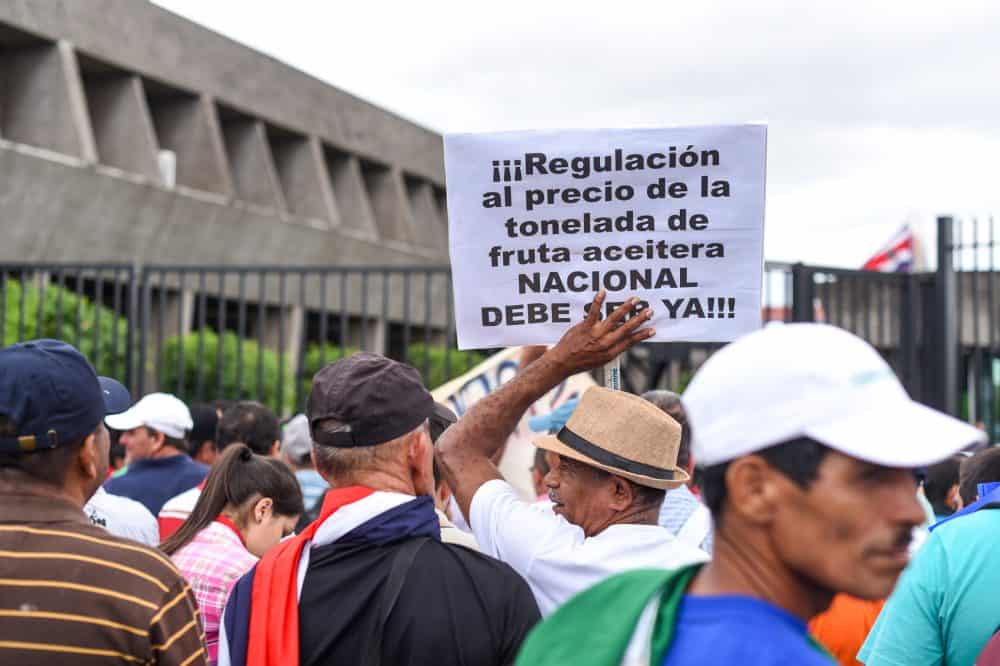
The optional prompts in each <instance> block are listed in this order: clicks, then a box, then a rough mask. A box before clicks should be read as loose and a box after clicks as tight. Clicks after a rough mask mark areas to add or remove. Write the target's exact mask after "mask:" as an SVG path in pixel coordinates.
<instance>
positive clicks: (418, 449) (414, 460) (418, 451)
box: [407, 429, 434, 471]
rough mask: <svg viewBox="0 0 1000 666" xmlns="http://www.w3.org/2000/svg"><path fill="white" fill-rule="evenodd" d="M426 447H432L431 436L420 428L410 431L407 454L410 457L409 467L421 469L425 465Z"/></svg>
mask: <svg viewBox="0 0 1000 666" xmlns="http://www.w3.org/2000/svg"><path fill="white" fill-rule="evenodd" d="M428 447H431V448H433V447H434V444H433V443H431V437H430V435H428V434H427V432H426V431H425V430H423V429H421V430H417V431H414V432H412V433H410V443H409V445H408V447H407V455H408V456H409V458H410V460H409V462H410V467H412V468H413V469H414V470H418V471H422V470H423V468H424V467H425V460H426V459H427V448H428ZM432 455H433V453H432Z"/></svg>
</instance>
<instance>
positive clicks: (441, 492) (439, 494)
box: [434, 480, 451, 509]
mask: <svg viewBox="0 0 1000 666" xmlns="http://www.w3.org/2000/svg"><path fill="white" fill-rule="evenodd" d="M450 499H451V486H449V485H448V482H447V481H444V480H442V481H441V483H439V484H438V486H437V488H435V489H434V504H435V506H437V507H438V508H439V509H443V508H444V507H446V506H448V500H450Z"/></svg>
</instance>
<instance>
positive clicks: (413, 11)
mask: <svg viewBox="0 0 1000 666" xmlns="http://www.w3.org/2000/svg"><path fill="white" fill-rule="evenodd" d="M157 4H160V5H162V6H163V7H166V8H167V9H170V10H171V11H174V12H176V13H178V14H181V15H183V16H186V17H187V18H189V19H191V20H193V21H196V22H198V23H200V24H202V25H205V26H207V27H209V28H212V29H213V30H216V31H218V32H220V33H222V34H224V35H226V36H228V37H230V38H232V39H235V40H237V41H240V42H243V43H245V44H247V45H249V46H251V47H253V48H255V49H258V50H260V51H263V52H265V53H268V54H269V55H272V56H274V57H275V58H278V59H279V60H282V61H284V62H286V63H288V64H290V65H292V66H294V67H296V68H298V69H301V70H303V71H306V72H308V73H310V74H312V75H314V76H316V77H318V78H320V79H322V80H324V81H327V82H329V83H330V84H332V85H335V86H337V87H339V88H342V89H344V90H347V91H350V92H352V93H354V94H356V95H358V96H360V97H362V98H364V99H366V100H368V101H370V102H372V103H374V104H377V105H379V106H382V107H385V108H387V109H390V110H392V111H394V112H396V113H398V114H400V115H402V116H404V117H406V118H409V119H411V120H413V121H415V122H418V123H420V124H422V125H425V126H427V127H429V128H431V129H434V130H436V131H439V132H443V133H444V132H452V131H492V130H509V129H542V128H560V127H572V128H599V127H648V126H674V125H685V124H711V123H733V122H746V121H764V122H766V123H767V124H768V126H769V145H768V184H767V221H766V232H765V248H766V250H765V252H766V255H767V258H768V259H772V260H781V261H806V262H810V263H820V264H830V265H842V266H851V267H853V266H858V265H860V264H861V263H862V262H863V261H864V260H865V259H866V258H867V257H868V256H869V255H870V254H872V253H873V252H874V251H875V250H876V249H877V248H878V247H879V246H880V245H881V244H882V243H883V242H885V241H886V240H887V239H888V238H889V237H890V236H891V235H892V234H893V233H894V232H895V231H896V230H897V229H898V228H899V227H900V226H901V225H902V224H903V223H904V222H905V221H911V222H912V223H913V224H914V227H915V228H916V230H917V231H918V233H919V234H920V235H921V237H922V238H926V239H927V241H928V242H929V243H933V240H934V223H933V220H934V217H935V216H936V215H938V214H941V213H952V214H955V215H959V216H966V217H968V216H971V215H979V216H984V215H988V214H990V213H995V214H1000V177H998V176H1000V168H998V163H1000V2H995V1H993V0H984V1H982V2H960V1H955V0H952V1H951V2H948V3H942V2H934V3H931V2H913V1H912V0H911V1H909V2H878V3H875V2H859V3H856V4H853V3H849V2H843V1H841V2H818V1H810V2H794V1H790V2H771V1H768V0H756V1H755V2H752V3H751V2H742V1H741V2H713V1H710V0H701V1H696V2H687V3H681V2H676V1H669V2H668V1H663V0H661V1H659V2H625V1H619V2H611V3H609V2H584V1H583V0H576V1H575V2H554V1H551V0H550V1H545V0H534V1H533V2H517V1H507V2H503V3H497V4H487V3H482V2H454V3H451V2H448V3H446V2H432V3H401V2H393V3H378V2H366V3H342V2H321V1H320V0H313V1H309V2H306V1H302V0H283V1H282V2H280V3H278V2H273V1H265V0H211V2H205V0H157ZM930 250H931V252H933V246H931V247H930Z"/></svg>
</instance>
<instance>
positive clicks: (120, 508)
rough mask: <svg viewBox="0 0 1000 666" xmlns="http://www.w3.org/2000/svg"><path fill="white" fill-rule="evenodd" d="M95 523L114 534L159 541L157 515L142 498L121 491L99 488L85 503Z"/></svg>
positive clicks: (145, 540)
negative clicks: (123, 494) (108, 490)
mask: <svg viewBox="0 0 1000 666" xmlns="http://www.w3.org/2000/svg"><path fill="white" fill-rule="evenodd" d="M83 512H84V513H86V514H87V517H88V518H90V522H91V523H93V524H94V525H100V526H101V527H103V528H104V529H106V530H107V531H108V532H110V533H111V534H114V535H115V536H120V537H124V538H126V539H132V540H133V541H138V542H139V543H144V544H146V545H147V546H156V545H158V544H159V543H160V530H159V527H158V526H157V524H156V517H155V516H153V514H152V513H150V512H149V509H147V508H146V507H144V506H143V505H142V504H140V503H139V502H136V501H135V500H133V499H129V498H128V497H122V496H121V495H112V494H111V493H109V492H107V491H106V490H104V488H98V489H97V492H96V493H94V496H93V497H91V498H90V501H89V502H87V504H86V505H85V506H84V507H83Z"/></svg>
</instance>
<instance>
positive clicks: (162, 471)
mask: <svg viewBox="0 0 1000 666" xmlns="http://www.w3.org/2000/svg"><path fill="white" fill-rule="evenodd" d="M206 474H208V468H207V467H205V466H204V465H202V464H200V463H196V462H195V461H193V460H191V458H190V456H188V455H186V454H183V453H180V454H177V455H176V456H170V457H169V458H146V459H145V460H137V461H135V462H133V463H132V464H130V465H129V468H128V472H127V473H126V474H123V475H122V476H116V477H113V478H111V479H108V480H107V481H105V482H104V489H105V490H107V491H108V492H109V493H111V494H112V495H124V496H125V497H128V498H130V499H134V500H135V501H137V502H140V503H141V504H142V505H143V506H145V507H146V508H147V509H149V512H150V513H152V514H153V515H154V516H155V515H157V514H158V513H160V509H161V508H163V505H164V504H166V502H167V500H168V499H170V498H171V497H174V496H175V495H180V494H181V493H182V492H184V491H185V490H190V489H191V488H194V487H195V486H197V485H198V484H199V483H201V482H202V480H203V479H204V478H205V475H206Z"/></svg>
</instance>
